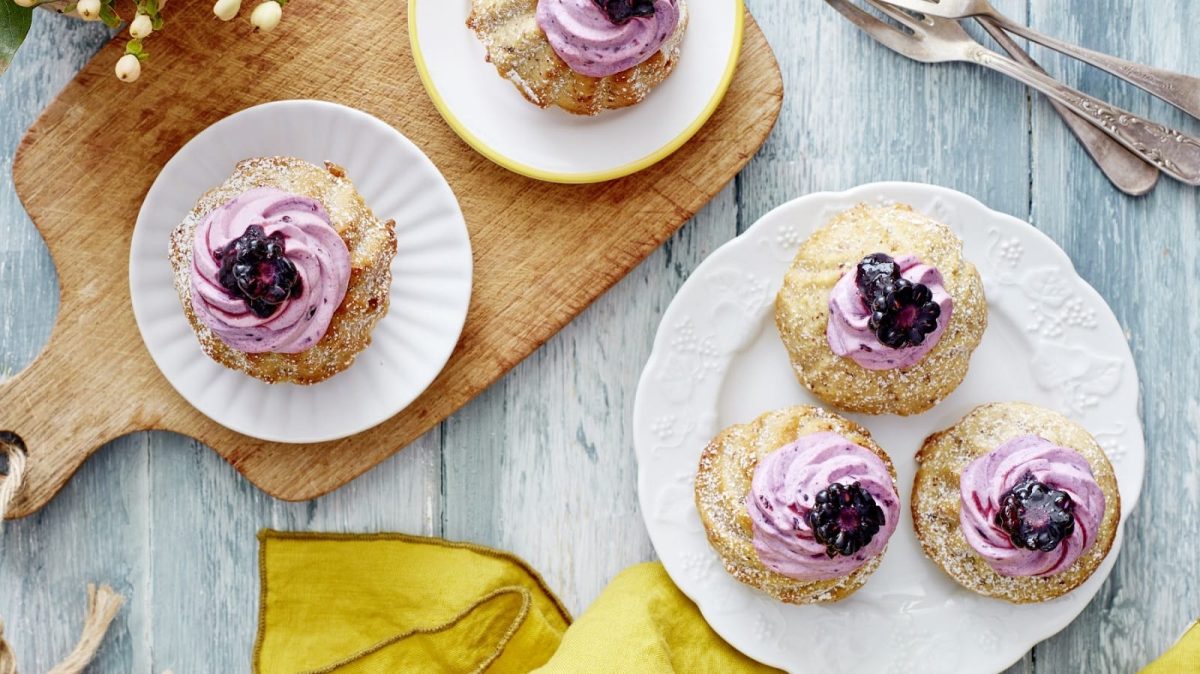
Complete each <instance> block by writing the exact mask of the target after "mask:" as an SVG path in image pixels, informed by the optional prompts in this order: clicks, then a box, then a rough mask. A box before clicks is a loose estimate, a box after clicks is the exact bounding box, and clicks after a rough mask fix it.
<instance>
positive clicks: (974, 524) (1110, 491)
mask: <svg viewBox="0 0 1200 674" xmlns="http://www.w3.org/2000/svg"><path fill="white" fill-rule="evenodd" d="M917 463H918V465H919V468H918V471H917V477H916V481H915V482H914V484H913V497H912V511H913V522H914V524H915V526H916V531H917V537H918V538H919V539H920V540H921V547H922V548H923V549H924V550H925V554H926V556H928V557H929V558H930V559H932V560H933V561H934V562H936V563H937V564H938V566H940V567H942V569H943V570H945V571H946V573H948V574H949V575H950V576H951V577H953V578H954V579H955V580H956V581H958V582H959V583H961V584H962V585H963V586H964V587H966V588H968V589H970V590H973V591H975V592H978V593H980V594H984V595H987V596H990V597H997V598H1000V599H1007V600H1008V601H1011V602H1015V603H1028V602H1039V601H1046V600H1048V599H1053V598H1054V597H1058V596H1061V595H1063V594H1066V593H1067V592H1070V591H1071V590H1073V589H1075V588H1076V587H1078V586H1079V585H1081V584H1082V583H1083V582H1084V581H1086V580H1087V579H1088V578H1089V577H1090V576H1091V575H1092V573H1094V572H1095V571H1096V569H1097V568H1099V566H1100V564H1101V562H1103V561H1104V557H1105V556H1106V555H1107V554H1108V551H1109V549H1110V548H1111V547H1112V543H1113V539H1114V537H1115V536H1116V531H1117V524H1118V521H1119V519H1120V512H1121V499H1120V495H1119V493H1118V491H1117V481H1116V477H1115V475H1114V474H1113V469H1112V465H1111V464H1110V463H1109V461H1108V458H1107V457H1106V456H1105V454H1104V451H1103V450H1102V449H1101V448H1100V446H1099V445H1098V444H1097V443H1096V441H1095V439H1094V438H1092V436H1091V435H1089V434H1088V432H1087V431H1086V430H1084V429H1083V427H1081V426H1079V425H1078V424H1076V423H1074V422H1073V421H1071V420H1069V419H1067V418H1066V417H1064V416H1062V415H1060V414H1058V413H1057V412H1052V411H1050V410H1046V409H1042V408H1039V407H1035V406H1033V405H1028V404H1025V403H1005V404H992V405H984V406H982V407H979V408H977V409H975V410H974V411H973V412H971V413H970V414H968V415H967V416H966V417H964V418H963V419H962V420H961V421H959V422H958V423H957V424H955V425H954V426H952V427H950V428H948V429H946V430H945V431H942V432H940V433H935V434H934V435H931V436H930V437H929V438H927V439H926V440H925V444H924V446H922V448H921V450H920V452H919V453H918V454H917Z"/></svg>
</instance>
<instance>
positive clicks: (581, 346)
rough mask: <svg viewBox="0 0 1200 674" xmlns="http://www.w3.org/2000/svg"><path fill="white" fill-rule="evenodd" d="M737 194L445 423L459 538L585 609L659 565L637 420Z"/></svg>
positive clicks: (453, 534)
mask: <svg viewBox="0 0 1200 674" xmlns="http://www.w3.org/2000/svg"><path fill="white" fill-rule="evenodd" d="M736 220H737V215H736V205H735V189H734V186H732V185H731V186H729V187H727V188H726V189H725V190H723V191H722V192H721V194H720V195H719V196H718V197H717V198H716V200H714V201H713V202H712V203H710V204H709V205H708V206H707V207H705V209H704V210H703V211H701V212H700V214H699V215H697V216H696V217H695V218H694V219H693V220H692V221H691V222H689V223H688V224H687V225H684V227H683V229H682V230H681V231H680V232H679V233H677V234H676V235H675V236H674V237H672V238H671V240H670V241H669V242H668V243H667V244H666V245H665V246H664V247H663V248H662V249H660V250H658V251H656V252H655V253H654V254H653V255H652V256H651V257H650V258H649V259H647V260H646V261H645V262H643V263H642V264H641V265H640V266H638V267H637V268H636V269H635V270H634V272H633V273H632V274H630V275H629V276H628V277H626V278H625V279H624V280H623V281H621V282H620V283H618V284H617V286H616V287H615V288H613V289H612V290H611V291H609V293H608V294H606V295H604V296H603V297H601V298H600V300H598V301H597V302H596V303H595V304H594V305H593V306H592V307H590V308H589V309H588V310H587V311H585V312H584V313H583V314H582V315H580V317H579V318H577V319H576V320H575V322H574V323H572V324H571V325H569V326H567V328H566V329H565V330H563V331H562V332H561V333H559V334H558V335H557V336H555V337H554V338H553V339H551V340H550V342H549V343H548V344H546V346H544V347H543V348H542V349H541V350H539V351H538V352H536V353H535V354H534V355H533V356H532V357H530V358H529V359H528V360H526V361H525V362H523V363H521V364H520V365H519V366H517V368H516V369H514V370H513V371H512V372H511V373H509V375H508V376H507V377H505V378H504V379H502V380H501V381H500V382H499V383H498V384H497V385H496V386H493V387H492V388H491V389H490V390H488V391H487V392H486V393H484V395H482V396H481V397H480V398H479V399H478V400H476V401H475V402H473V403H472V404H471V405H469V406H467V408H466V409H464V410H463V411H461V412H459V413H458V414H456V415H454V416H452V417H451V418H450V419H449V420H448V421H447V422H446V424H445V435H444V437H445V480H446V483H445V492H444V498H445V505H444V513H445V518H446V520H445V527H444V532H445V535H446V536H447V537H448V538H451V539H467V540H472V541H476V542H480V543H484V544H486V545H491V546H494V547H498V548H502V549H506V550H511V551H513V552H515V553H516V554H518V555H520V556H522V557H524V558H525V559H526V560H528V561H529V562H530V563H531V564H532V565H533V566H534V568H536V569H538V570H539V571H541V572H542V573H543V574H544V575H545V577H546V579H547V581H549V583H550V586H551V587H553V588H555V590H556V591H557V592H558V593H559V596H560V597H561V598H562V599H563V601H564V602H565V603H566V605H567V606H568V607H569V608H570V609H571V610H572V611H574V612H576V613H578V612H580V611H581V610H582V609H583V608H584V607H585V606H586V605H587V604H588V603H590V602H591V601H592V599H594V598H595V597H596V596H597V595H598V594H599V593H600V591H601V590H602V589H603V587H604V585H606V584H607V583H608V581H609V580H610V579H611V578H612V577H613V576H614V575H616V574H617V572H619V571H620V570H622V569H624V568H625V567H627V566H629V565H630V564H634V563H636V562H640V561H645V560H647V559H651V558H652V557H653V548H652V547H651V545H650V541H649V538H648V537H647V535H646V531H645V528H644V527H643V525H642V519H641V514H640V512H639V510H638V505H637V464H636V461H635V460H634V457H633V441H632V437H631V434H630V432H629V418H630V414H631V413H632V410H633V395H634V391H635V388H636V385H637V379H638V376H639V375H640V373H641V370H642V365H643V364H644V363H645V360H646V358H647V357H648V356H649V353H650V343H651V340H652V338H653V336H654V332H655V330H657V328H658V322H659V319H660V317H661V315H662V312H663V310H665V309H666V307H667V304H668V303H669V302H670V299H671V297H672V296H674V294H675V291H676V290H677V289H678V287H679V285H680V284H681V283H682V281H683V279H684V278H685V277H686V275H687V273H688V272H690V271H691V269H693V268H694V267H695V266H696V265H697V264H698V263H699V262H700V260H702V259H704V257H705V256H707V255H708V253H710V252H712V250H713V249H714V248H715V247H716V246H718V245H720V244H721V243H723V242H724V241H726V240H728V239H729V238H730V237H732V236H733V234H734V226H735V223H736Z"/></svg>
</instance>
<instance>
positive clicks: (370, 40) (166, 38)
mask: <svg viewBox="0 0 1200 674" xmlns="http://www.w3.org/2000/svg"><path fill="white" fill-rule="evenodd" d="M211 4H212V3H211V2H207V1H206V0H176V2H173V3H171V15H170V17H169V20H170V24H169V25H168V29H167V30H165V31H164V32H162V33H161V34H158V35H156V36H154V37H153V38H152V39H150V40H148V41H147V48H148V49H149V50H150V51H151V52H152V54H153V59H152V60H151V61H150V62H148V63H147V64H146V68H145V71H144V73H143V76H142V80H141V81H140V82H139V83H137V84H135V85H126V84H122V83H121V82H119V81H117V79H116V78H115V77H114V76H113V73H112V69H113V64H114V63H115V62H116V60H117V59H118V57H119V56H120V55H121V53H122V52H123V49H124V47H123V44H122V43H121V41H120V40H118V41H117V42H114V43H113V44H110V45H108V46H107V47H105V48H104V49H103V50H102V51H101V52H100V53H99V55H97V56H96V58H95V59H94V60H93V61H92V62H91V63H90V64H88V66H87V67H86V68H84V70H83V71H82V72H81V73H80V74H79V76H78V77H76V78H75V80H74V81H73V82H71V84H69V85H68V86H67V88H66V89H65V90H64V91H63V92H62V94H60V95H59V97H58V99H57V100H55V102H54V103H53V104H52V105H51V106H50V107H49V108H48V109H47V110H46V112H45V113H44V114H43V115H42V117H41V118H40V119H39V120H38V121H37V122H36V123H35V124H34V125H33V127H32V128H31V129H30V130H29V133H28V134H27V135H26V137H25V139H24V140H23V142H22V143H21V147H20V149H19V150H18V152H17V156H16V160H15V163H14V166H13V177H14V181H15V183H16V188H17V192H18V194H19V195H20V197H21V199H22V201H23V203H24V204H25V207H26V209H27V210H28V211H29V214H30V216H31V217H32V218H33V221H34V223H35V224H36V225H37V227H38V229H39V230H40V231H41V233H42V236H43V237H44V238H45V240H46V243H47V245H48V246H49V248H50V253H51V255H52V256H53V258H54V262H55V264H56V265H57V269H58V275H59V280H60V285H61V305H60V308H59V313H58V321H57V323H56V325H55V326H54V330H53V333H52V335H51V337H50V342H49V344H48V346H47V347H46V349H45V351H43V352H42V353H41V355H39V356H38V358H37V359H36V360H35V361H34V363H33V364H32V365H30V366H29V368H27V369H26V370H25V371H23V372H22V373H20V374H19V375H17V376H16V377H14V378H13V379H11V380H9V381H8V382H6V383H4V384H2V385H0V432H2V431H10V432H12V433H15V434H16V435H17V436H19V437H20V438H21V439H22V440H23V442H24V445H25V447H26V451H27V454H28V466H27V470H26V479H25V486H24V488H23V489H22V491H21V492H20V493H19V494H18V495H17V498H16V501H15V502H14V504H13V506H12V508H11V509H10V512H9V513H8V514H9V516H15V517H20V516H24V515H28V514H30V513H33V512H35V511H37V510H38V509H39V508H41V507H42V506H44V505H45V504H46V503H47V502H48V501H49V500H50V499H51V498H52V497H53V496H54V495H55V493H57V492H58V490H59V489H61V488H62V486H63V485H64V484H65V483H66V482H67V480H68V479H70V477H71V475H72V474H73V473H74V472H75V471H76V470H77V469H78V468H79V466H80V464H81V463H83V461H84V460H85V459H86V458H87V457H88V456H89V455H90V454H91V453H92V452H94V451H95V450H96V449H97V448H98V447H100V446H102V445H104V444H105V443H107V442H108V441H110V440H112V439H114V438H117V437H120V436H122V435H125V434H128V433H132V432H134V431H140V430H148V429H162V430H170V431H175V432H178V433H182V434H185V435H189V436H191V437H194V438H196V439H197V440H200V441H201V442H203V443H205V444H206V445H208V446H210V447H213V448H214V449H215V450H216V451H217V452H218V453H220V454H221V456H223V457H225V458H226V459H227V460H228V461H229V462H230V463H231V464H233V466H234V467H236V468H237V470H239V471H240V472H241V473H242V474H243V475H245V476H246V478H247V479H249V480H250V481H251V482H253V483H254V484H255V485H257V486H258V487H260V488H261V489H263V490H264V491H266V492H267V493H269V494H271V495H273V496H276V497H278V498H282V499H287V500H302V499H309V498H313V497H316V496H319V495H321V494H324V493H326V492H329V491H331V490H333V489H336V488H338V487H340V486H342V485H344V484H346V483H347V482H349V481H350V480H352V479H354V478H355V477H357V476H359V475H361V474H362V473H364V472H366V471H367V470H369V469H370V468H371V467H373V466H375V465H376V464H378V463H379V462H381V461H383V460H384V459H385V458H387V457H388V456H390V455H392V454H394V453H395V452H397V451H399V450H400V449H402V448H403V447H404V446H405V445H406V444H407V443H409V442H410V441H412V440H413V439H414V438H416V437H418V436H420V435H421V434H422V433H424V432H425V431H427V430H429V429H430V428H431V427H433V426H434V425H436V424H437V423H438V422H440V421H441V420H443V419H445V418H446V417H447V416H449V415H450V414H452V413H453V412H454V411H456V410H457V409H459V408H460V407H462V406H463V405H464V404H465V403H466V402H467V401H469V400H470V399H471V398H473V397H474V396H475V395H477V394H479V393H480V392H481V391H483V390H484V389H485V388H487V387H488V386H489V385H490V384H491V383H492V382H494V381H496V379H498V378H499V377H500V376H501V375H503V374H504V373H505V372H507V371H508V370H509V369H510V368H512V367H513V366H514V365H515V364H517V363H518V362H519V361H521V360H522V359H523V358H525V357H526V356H528V355H529V354H530V353H531V352H533V351H534V350H535V349H537V348H538V347H539V346H540V345H541V344H543V343H544V342H545V341H546V340H547V339H548V338H549V337H550V336H551V335H553V334H554V333H555V332H557V331H558V330H559V329H560V328H562V327H563V326H564V325H565V324H566V323H567V322H568V321H570V320H571V319H572V318H574V317H575V316H576V315H577V314H579V312H580V311H582V310H583V309H584V307H586V306H587V305H588V304H590V303H591V302H592V301H593V300H594V299H596V297H597V296H599V295H600V294H601V293H603V292H604V291H605V290H606V289H608V288H609V287H610V286H612V285H613V284H614V283H615V282H616V281H617V280H618V279H620V278H621V277H623V276H624V275H625V274H626V273H628V272H629V270H630V269H631V268H633V266H634V265H636V264H637V263H638V262H639V261H641V260H642V259H643V258H645V257H646V255H648V254H649V253H650V252H651V251H652V250H654V249H655V248H656V247H658V246H659V245H660V244H661V243H663V241H664V240H666V239H667V238H668V237H669V236H670V235H671V234H672V233H673V232H675V230H676V229H678V228H679V227H680V225H682V224H683V223H684V222H685V221H686V220H688V219H689V218H691V216H692V215H694V214H695V213H696V211H697V210H698V209H699V208H700V207H701V206H703V205H704V204H705V203H707V202H708V201H709V200H710V199H711V198H712V197H713V196H715V195H716V194H717V192H718V191H719V190H720V189H721V188H722V187H723V186H724V185H725V184H726V183H728V182H729V180H731V179H732V178H733V177H734V175H736V174H737V172H738V171H739V170H740V169H741V168H742V166H744V165H745V163H746V162H747V161H749V159H750V157H751V156H752V155H753V154H754V153H755V152H756V151H757V149H758V148H759V146H761V145H762V143H763V142H764V141H765V140H766V137H767V134H768V133H769V132H770V130H771V128H772V127H773V126H774V123H775V120H776V118H777V117H778V115H779V110H780V106H781V103H782V99H783V82H782V79H781V76H780V73H779V67H778V64H777V63H776V62H775V58H774V56H773V54H772V53H771V49H770V47H769V46H768V45H767V42H766V40H765V39H764V37H763V34H762V32H761V31H760V30H759V28H758V26H757V25H756V24H755V23H754V21H753V19H749V18H748V19H747V25H746V33H745V47H744V50H743V52H742V55H741V61H740V64H739V68H738V72H737V75H736V77H735V78H734V81H733V85H732V87H731V89H730V91H729V95H728V97H727V98H726V100H725V102H724V103H723V104H722V105H721V107H720V108H719V109H718V110H717V112H716V114H715V115H714V116H713V118H712V120H711V121H709V123H708V124H707V125H706V126H705V127H704V128H703V129H702V130H701V131H700V132H699V134H698V135H697V136H696V137H695V138H693V139H692V140H691V141H690V142H689V143H688V144H687V145H686V146H684V147H683V149H681V150H680V151H679V152H677V153H676V154H675V155H673V156H672V157H670V158H668V159H667V160H665V161H663V162H662V163H660V164H658V165H656V166H654V167H652V168H650V169H648V170H646V171H643V172H641V173H639V174H637V175H634V176H631V177H628V178H625V179H622V180H618V181H614V182H610V183H605V184H600V185H590V186H564V185H553V184H548V183H541V182H537V181H534V180H529V179H526V178H522V177H520V176H517V175H515V174H513V173H510V172H508V171H506V170H505V169H502V168H500V167H498V166H496V165H494V164H492V163H491V162H489V161H488V160H487V159H484V158H483V157H481V156H480V155H478V154H476V153H475V152H474V151H472V150H471V149H470V148H469V147H468V146H467V145H466V144H465V143H463V142H462V141H461V140H460V139H459V138H458V137H457V136H456V135H455V134H454V133H453V132H452V131H451V130H450V128H449V127H448V126H447V125H446V124H445V123H444V122H443V121H442V119H441V117H440V116H439V115H438V113H437V111H436V110H435V109H434V107H433V105H432V104H431V103H430V100H429V97H428V96H427V95H426V93H425V90H424V88H423V87H422V85H421V82H420V80H419V78H418V76H417V73H416V69H415V67H414V65H413V60H412V54H411V50H410V47H409V41H408V29H407V25H408V24H407V12H406V10H405V8H404V7H403V6H404V5H406V4H407V3H402V2H394V3H375V2H308V1H306V2H293V3H290V4H289V5H288V8H287V12H286V18H285V20H284V23H283V24H282V25H281V26H280V28H279V29H278V30H277V31H275V32H273V33H271V34H269V35H252V34H251V32H250V27H249V25H248V24H247V23H246V22H245V21H237V22H233V23H229V24H224V23H221V22H219V21H216V20H215V19H214V18H213V17H212V14H211ZM176 5H179V6H178V7H177V6H176ZM383 5H387V6H388V8H387V9H386V10H385V9H382V8H381V7H382V6H383ZM464 30H465V28H464ZM298 98H319V99H325V100H330V101H334V102H338V103H342V104H345V105H349V106H353V107H356V108H360V109H362V110H365V111H366V112H369V113H371V114H373V115H375V116H377V117H379V118H381V119H383V120H384V121H386V122H388V123H389V124H391V125H392V126H394V127H395V128H397V129H399V130H400V131H401V132H402V133H404V134H405V135H406V136H408V137H409V138H410V139H412V140H413V141H414V142H415V143H416V144H417V145H418V146H420V147H421V149H422V150H424V151H425V152H426V153H427V154H428V155H429V156H430V158H432V159H433V162H434V163H435V164H436V165H437V166H438V168H440V169H441V171H442V172H443V173H444V174H445V176H446V179H447V180H448V181H449V182H450V185H451V187H453V188H454V193H455V194H456V195H458V197H459V199H461V200H462V209H463V212H464V214H465V215H466V219H467V225H468V227H469V229H470V233H471V241H472V245H473V247H474V254H475V287H474V295H473V297H472V300H471V308H470V312H469V315H468V317H467V323H466V327H465V329H464V332H463V335H462V339H461V341H460V342H459V344H458V347H457V349H456V350H455V352H454V355H453V357H452V358H451V360H450V362H449V364H448V365H447V366H446V369H445V370H444V371H443V372H442V373H441V375H440V376H439V377H438V378H437V380H436V381H435V382H434V383H433V385H432V386H430V388H429V389H428V390H427V391H426V392H425V393H424V395H422V396H421V397H420V398H418V399H417V400H416V401H415V402H414V403H413V404H412V405H411V406H409V407H408V408H407V409H406V410H404V411H403V412H401V413H400V414H398V415H397V416H395V417H393V418H392V419H390V420H389V421H387V422H385V423H384V424H382V425H380V426H378V427H376V428H374V429H372V430H369V431H366V432H364V433H361V434H359V435H357V436H354V437H351V438H347V439H344V440H340V441H337V442H329V443H323V444H316V445H285V444H273V443H266V442H261V441H258V440H254V439H252V438H248V437H245V436H242V435H239V434H237V433H234V432H232V431H229V430H227V429H225V428H223V427H221V426H219V425H217V424H215V423H213V422H212V421H210V420H209V419H208V418H207V417H204V416H202V415H201V414H200V413H199V412H197V411H196V410H195V409H193V408H192V407H191V406H190V405H188V404H187V403H186V402H185V401H184V400H183V399H182V398H181V397H180V396H179V395H178V394H177V393H175V391H174V389H172V388H171V386H170V385H169V384H168V383H167V381H166V380H165V379H164V378H163V376H162V375H161V374H159V372H158V370H157V368H156V367H155V365H154V363H153V361H152V360H151V359H150V355H149V353H148V352H147V351H146V349H145V347H144V346H143V344H142V340H141V337H140V335H139V333H138V330H137V326H136V324H135V323H134V319H133V312H132V310H131V308H130V300H129V281H128V278H129V268H128V265H129V244H130V236H131V234H132V232H133V225H134V221H135V220H136V218H137V214H138V210H139V208H140V205H141V202H142V199H143V198H144V197H145V195H146V192H147V191H148V190H149V188H150V185H151V183H152V182H153V181H154V178H155V177H156V176H157V174H158V172H159V170H160V169H161V167H162V166H163V165H164V164H165V163H166V162H167V160H168V159H170V158H171V156H172V155H173V154H175V152H176V151H177V150H178V149H179V148H180V147H181V146H182V145H183V144H184V143H185V142H186V141H187V140H189V139H190V138H191V137H192V136H194V135H195V134H196V133H198V132H199V131H201V130H203V129H204V128H205V127H207V126H209V125H210V124H212V123H214V122H216V121H217V120H219V119H221V118H223V117H225V116H227V115H230V114H232V113H234V112H237V111H239V110H242V109H244V108H247V107H250V106H253V105H257V104H259V103H264V102H267V101H271V100H280V99H298ZM163 249H164V255H165V250H166V242H164V243H163ZM481 451H483V450H481Z"/></svg>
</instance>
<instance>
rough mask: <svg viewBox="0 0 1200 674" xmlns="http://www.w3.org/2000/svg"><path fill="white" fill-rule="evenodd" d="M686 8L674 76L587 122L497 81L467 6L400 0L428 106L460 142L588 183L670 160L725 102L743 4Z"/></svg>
mask: <svg viewBox="0 0 1200 674" xmlns="http://www.w3.org/2000/svg"><path fill="white" fill-rule="evenodd" d="M688 9H689V11H690V15H691V22H690V23H689V25H688V29H687V33H686V35H685V37H684V42H683V53H682V55H681V57H680V59H679V64H678V65H677V66H676V68H675V72H674V73H672V74H671V76H670V77H668V78H667V80H666V81H665V82H663V83H662V84H661V85H660V86H659V87H657V88H656V89H655V90H654V91H653V92H651V93H650V95H649V96H648V97H647V98H646V100H644V101H642V102H641V103H639V104H637V105H635V106H632V107H630V108H626V109H624V110H618V111H612V112H606V113H603V114H601V115H598V116H596V117H578V116H575V115H571V114H570V113H567V112H564V111H563V110H561V109H559V108H550V109H547V110H542V109H540V108H538V107H537V106H535V105H533V104H531V103H529V102H528V101H526V100H525V98H524V97H523V96H521V94H520V93H519V92H518V91H517V90H516V88H514V87H513V85H512V83H511V82H509V81H508V80H506V79H503V78H501V77H500V75H499V74H497V72H496V68H495V66H493V65H492V64H490V63H488V62H487V61H486V60H485V56H486V52H485V51H484V48H483V45H482V44H480V42H479V40H478V39H476V37H475V33H474V32H472V31H471V30H470V29H469V28H467V25H466V22H467V16H468V15H469V14H470V13H471V0H409V1H408V31H409V37H410V39H411V41H412V50H413V58H414V60H415V61H416V64H417V70H418V71H419V72H420V74H421V80H422V81H423V82H424V83H425V88H426V90H427V91H428V92H429V96H430V98H432V99H433V104H434V105H435V106H436V107H437V109H438V111H439V112H441V113H442V117H444V118H445V119H446V122H447V123H449V124H450V126H451V127H452V128H453V129H454V131H455V132H456V133H457V134H458V135H459V136H461V137H462V139H463V140H465V141H466V142H467V144H469V145H470V146H471V147H473V148H475V149H476V150H477V151H478V152H479V153H480V154H482V155H484V156H485V157H487V158H488V159H491V160H492V161H494V162H496V163H497V164H499V165H501V166H503V167H505V168H507V169H509V170H511V171H515V172H517V173H520V174H522V175H526V176H529V177H531V178H536V179H538V180H547V181H551V182H560V183H593V182H601V181H604V180H612V179H614V178H620V177H622V176H625V175H629V174H630V173H634V172H636V171H640V170H642V169H644V168H646V167H648V166H650V165H652V164H654V163H656V162H658V161H661V160H662V159H664V158H665V157H667V156H669V155H670V154H671V153H672V152H674V151H675V150H677V149H679V147H680V146H682V145H683V144H684V143H686V142H687V141H688V139H690V138H691V137H692V136H693V135H695V133H696V132H697V131H699V130H700V127H701V126H703V125H704V123H705V122H706V121H708V118H709V117H711V116H712V114H713V112H714V111H716V109H717V105H718V104H719V103H720V102H721V99H722V98H724V96H725V92H726V90H727V89H728V88H729V83H730V81H732V80H733V73H734V70H735V67H736V65H737V60H738V54H739V53H740V52H741V48H742V29H743V25H744V13H743V12H744V10H743V7H742V0H690V1H689V3H688Z"/></svg>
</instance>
